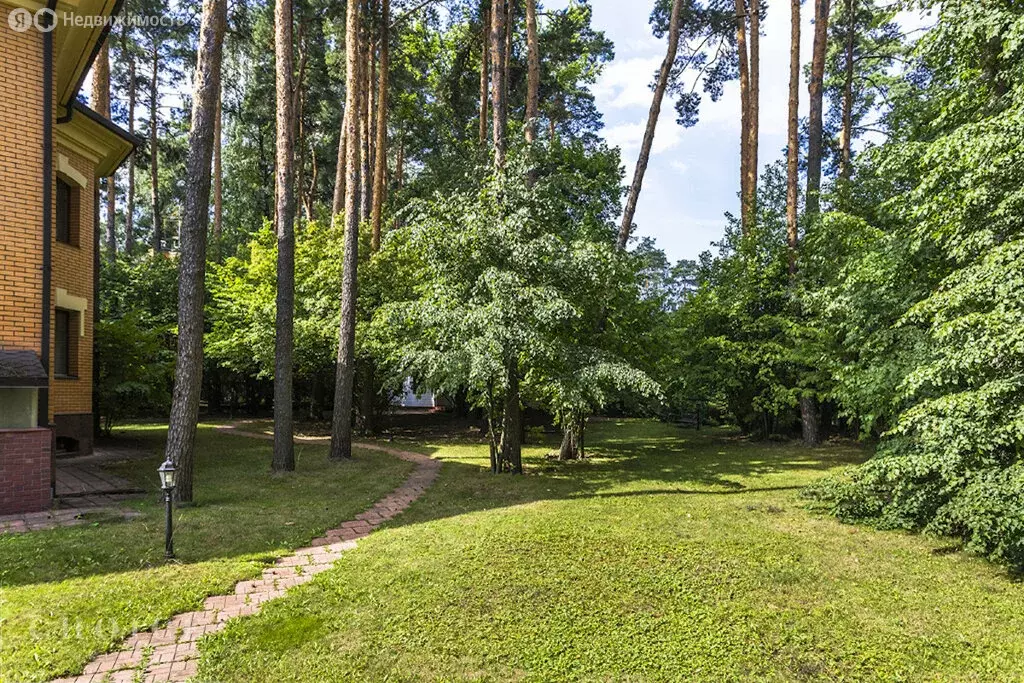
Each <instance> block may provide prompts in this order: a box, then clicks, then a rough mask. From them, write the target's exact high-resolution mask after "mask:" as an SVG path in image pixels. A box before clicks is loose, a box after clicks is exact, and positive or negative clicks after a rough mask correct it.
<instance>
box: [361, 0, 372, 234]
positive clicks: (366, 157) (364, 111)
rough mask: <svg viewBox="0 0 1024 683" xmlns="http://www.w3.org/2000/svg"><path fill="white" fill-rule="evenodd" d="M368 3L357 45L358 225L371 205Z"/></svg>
mask: <svg viewBox="0 0 1024 683" xmlns="http://www.w3.org/2000/svg"><path fill="white" fill-rule="evenodd" d="M370 2H371V0H366V5H365V7H366V20H365V21H364V24H363V26H364V34H363V40H362V42H361V43H360V49H361V50H362V60H361V67H362V68H361V69H360V79H359V92H360V97H361V99H360V112H359V139H360V141H361V143H362V154H361V158H360V166H359V185H360V189H359V197H360V200H361V201H360V203H359V222H360V223H362V222H364V221H368V220H369V219H370V207H371V205H372V203H373V197H372V192H373V141H372V140H371V139H370V138H371V134H372V130H373V128H372V127H371V120H372V118H373V73H372V72H373V68H372V64H373V29H372V25H371V23H370V21H371V20H372V18H373V14H372V10H371V9H370Z"/></svg>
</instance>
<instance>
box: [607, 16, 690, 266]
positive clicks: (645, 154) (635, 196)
mask: <svg viewBox="0 0 1024 683" xmlns="http://www.w3.org/2000/svg"><path fill="white" fill-rule="evenodd" d="M682 4H683V3H682V0H672V17H671V19H670V21H669V28H668V50H667V51H666V53H665V59H664V60H663V61H662V62H661V70H660V71H659V72H658V82H657V85H655V88H654V97H653V98H652V100H651V110H650V112H648V114H647V128H646V130H645V131H644V140H643V143H642V144H641V146H640V157H639V158H638V159H637V160H636V170H634V171H633V182H632V183H631V184H630V186H629V194H627V195H626V209H625V211H624V212H623V214H622V225H621V226H620V227H619V238H618V242H617V246H618V248H619V249H620V250H622V249H625V248H626V246H627V245H628V244H629V236H630V234H631V233H632V232H633V216H634V215H635V214H636V204H637V200H639V198H640V188H641V187H642V186H643V184H644V174H645V173H646V172H647V163H648V162H649V161H650V159H651V147H652V146H653V145H654V131H655V128H656V127H657V125H658V117H659V116H660V115H661V101H662V99H664V97H665V89H666V88H667V87H668V79H669V76H670V75H671V73H672V65H673V64H675V61H676V51H677V50H678V49H679V28H680V22H681V21H682V16H681V15H682Z"/></svg>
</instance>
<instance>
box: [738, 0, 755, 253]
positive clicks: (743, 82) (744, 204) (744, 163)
mask: <svg viewBox="0 0 1024 683" xmlns="http://www.w3.org/2000/svg"><path fill="white" fill-rule="evenodd" d="M736 51H737V53H738V59H739V78H740V225H741V226H742V229H743V234H744V235H745V234H747V233H748V232H749V231H750V214H751V208H752V207H751V205H750V63H749V60H748V57H747V3H746V0H736Z"/></svg>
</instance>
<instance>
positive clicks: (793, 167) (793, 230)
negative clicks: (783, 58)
mask: <svg viewBox="0 0 1024 683" xmlns="http://www.w3.org/2000/svg"><path fill="white" fill-rule="evenodd" d="M799 117H800V0H790V40H789V113H788V124H789V136H788V141H787V150H786V242H787V244H788V245H789V275H790V278H791V279H792V277H793V276H794V275H796V250H797V239H798V237H797V235H798V226H797V216H798V207H797V202H798V201H799V192H798V190H797V184H798V182H799V173H800V118H799Z"/></svg>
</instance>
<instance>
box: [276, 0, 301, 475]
mask: <svg viewBox="0 0 1024 683" xmlns="http://www.w3.org/2000/svg"><path fill="white" fill-rule="evenodd" d="M293 50H294V48H293V39H292V0H276V2H275V5H274V52H275V56H276V60H275V62H276V66H275V71H276V75H275V83H276V90H277V121H276V125H277V183H276V191H277V198H276V205H277V212H276V213H277V225H276V233H277V316H276V327H275V329H276V332H277V334H276V336H275V342H274V457H273V461H272V463H271V468H272V469H273V470H274V471H275V472H291V471H293V470H294V469H295V443H294V440H293V438H294V424H293V415H292V408H293V406H292V388H293V387H292V382H293V368H292V354H293V352H294V334H295V331H294V326H295V322H294V318H295V168H294V165H295V99H294V92H293V87H292V70H293V59H294V54H293Z"/></svg>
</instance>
